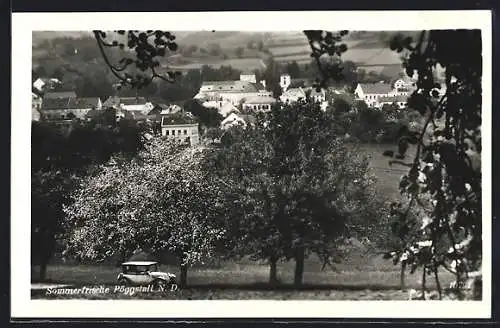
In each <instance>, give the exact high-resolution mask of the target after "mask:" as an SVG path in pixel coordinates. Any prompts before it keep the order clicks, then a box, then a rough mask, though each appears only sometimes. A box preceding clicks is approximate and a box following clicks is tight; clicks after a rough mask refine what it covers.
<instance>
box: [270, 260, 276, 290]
mask: <svg viewBox="0 0 500 328" xmlns="http://www.w3.org/2000/svg"><path fill="white" fill-rule="evenodd" d="M277 263H278V260H277V259H276V258H275V257H274V256H273V257H271V258H270V259H269V266H270V268H269V283H270V284H271V285H277V284H278V273H277Z"/></svg>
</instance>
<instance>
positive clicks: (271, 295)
mask: <svg viewBox="0 0 500 328" xmlns="http://www.w3.org/2000/svg"><path fill="white" fill-rule="evenodd" d="M388 149H395V146H393V145H378V144H364V145H360V146H359V151H361V152H362V153H364V154H366V155H368V156H369V158H370V166H371V167H372V169H373V172H374V173H375V175H376V176H377V178H378V182H377V183H378V186H379V192H380V194H381V195H386V196H388V197H390V198H393V199H394V198H398V197H400V194H399V190H398V184H399V179H400V177H401V175H403V174H404V173H405V172H406V168H404V167H398V166H394V167H391V166H389V164H388V161H389V159H388V158H387V157H384V156H383V155H382V153H383V151H384V150H388ZM413 152H414V149H412V148H410V149H409V155H411V154H412V153H413ZM294 266H295V262H293V261H290V262H282V263H279V265H278V277H279V279H280V281H281V285H280V286H279V287H271V286H269V285H268V279H269V266H268V265H267V264H262V263H257V262H253V261H250V260H242V261H239V262H235V261H220V263H219V264H218V265H211V266H210V265H205V266H199V267H194V268H191V269H190V270H189V272H188V287H187V288H185V289H183V290H182V291H178V292H175V293H168V294H164V293H162V294H158V293H156V294H144V293H142V294H136V295H132V296H130V295H124V294H123V293H112V294H108V295H97V296H88V295H87V296H85V297H87V298H88V297H90V298H96V299H99V298H106V299H108V298H113V299H115V298H116V299H122V298H125V299H128V298H141V299H142V298H153V299H154V298H162V299H163V298H166V299H169V298H170V299H336V300H354V299H380V300H383V299H391V300H396V299H407V293H406V292H402V291H400V290H399V289H400V286H399V283H400V268H399V266H394V265H393V264H392V262H391V261H388V260H384V259H382V257H381V256H380V255H374V254H373V253H368V252H367V251H366V250H365V249H362V248H359V249H355V250H354V251H352V252H351V253H350V254H349V257H348V258H346V259H345V260H344V261H343V262H342V263H339V264H335V265H334V267H333V268H330V267H326V268H325V269H324V270H322V266H323V265H322V263H321V262H320V261H319V260H318V259H317V258H315V257H311V258H308V259H307V260H306V263H305V270H304V285H303V286H302V287H301V288H296V287H295V286H293V285H292V283H293V272H294ZM160 269H161V270H162V271H167V272H172V273H175V274H177V275H179V271H178V268H177V267H175V266H171V265H162V266H161V268H160ZM119 272H120V268H116V267H111V266H98V265H64V264H54V265H50V266H49V267H48V271H47V278H48V282H53V283H64V284H70V285H75V286H81V285H102V284H105V285H110V286H111V285H113V284H114V283H115V282H116V277H117V275H118V273H119ZM34 276H36V275H35V272H34V271H33V270H32V277H34ZM440 279H441V285H442V286H447V285H448V284H449V283H450V282H451V281H453V279H454V277H452V276H451V274H449V273H448V272H442V273H441V274H440ZM420 281H421V273H420V272H417V273H415V274H409V273H407V274H406V287H407V288H419V287H420ZM427 286H428V287H430V288H433V287H434V286H435V281H434V279H433V278H431V277H428V282H427ZM32 296H33V297H34V298H67V297H70V298H71V297H73V298H75V297H77V296H74V295H73V296H62V295H57V296H56V295H49V296H47V295H45V293H44V292H43V291H36V290H34V291H33V294H32ZM79 297H82V296H79Z"/></svg>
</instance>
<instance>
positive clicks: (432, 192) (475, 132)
mask: <svg viewBox="0 0 500 328" xmlns="http://www.w3.org/2000/svg"><path fill="white" fill-rule="evenodd" d="M391 48H392V49H393V50H397V51H403V49H406V50H408V51H409V52H410V55H409V56H408V58H407V59H406V60H405V62H404V65H405V68H406V73H407V74H408V75H410V76H412V75H414V73H416V74H417V75H418V81H417V88H418V90H417V91H416V92H415V93H413V94H412V95H411V97H410V99H409V101H408V103H409V106H411V107H412V108H414V109H415V110H417V111H418V112H419V113H420V114H421V115H422V116H423V117H424V118H425V125H424V127H423V129H422V132H421V134H420V138H419V139H418V140H417V147H418V148H417V154H416V157H415V159H414V161H413V163H411V168H410V171H409V173H408V175H406V176H404V177H403V179H402V180H401V184H400V188H401V191H402V192H403V193H404V194H405V195H407V196H408V197H409V199H410V205H409V206H412V205H413V206H418V207H420V208H421V210H422V211H424V212H425V213H426V215H425V216H423V217H422V218H421V220H422V221H421V225H420V226H418V227H417V229H416V231H417V232H418V234H419V239H420V241H419V242H418V243H417V245H418V246H419V247H417V248H416V249H415V246H414V245H406V247H405V248H404V249H403V250H404V252H403V255H405V256H408V257H409V260H408V261H409V263H411V264H412V266H413V267H414V268H415V267H419V268H422V269H423V275H424V277H425V275H426V274H429V273H431V272H432V273H434V274H435V278H436V279H438V275H437V269H438V268H439V267H441V266H444V267H445V268H447V269H449V270H451V271H452V272H454V273H455V275H456V280H457V286H460V284H462V283H463V282H464V279H466V277H467V275H468V273H470V272H472V271H477V270H480V267H481V259H482V253H481V250H482V224H481V223H482V221H481V220H482V216H481V162H480V157H481V76H482V52H481V49H482V47H481V33H480V31H478V30H450V31H428V32H427V31H426V32H422V33H421V35H420V36H419V39H418V41H416V42H413V41H412V39H411V38H402V37H395V39H394V40H393V43H392V44H391ZM437 65H440V66H441V67H444V69H445V76H446V82H445V83H446V93H445V94H444V95H443V96H441V97H440V96H439V95H438V93H437V92H435V91H432V90H433V89H434V88H435V87H439V86H438V85H436V83H435V82H434V76H435V74H434V71H435V70H436V66H437ZM395 214H396V217H397V218H398V222H399V224H402V225H406V226H408V225H409V223H408V219H407V217H406V216H405V211H395ZM412 247H413V248H412ZM397 255H399V254H397ZM397 255H396V256H397ZM403 255H402V256H403ZM424 281H425V279H424ZM422 288H423V290H424V291H425V285H424V286H423V287H422ZM439 292H440V293H441V291H439Z"/></svg>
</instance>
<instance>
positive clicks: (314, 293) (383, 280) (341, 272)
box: [32, 255, 453, 300]
mask: <svg viewBox="0 0 500 328" xmlns="http://www.w3.org/2000/svg"><path fill="white" fill-rule="evenodd" d="M354 262H357V263H353V259H351V260H348V261H347V262H345V263H342V264H338V265H335V268H334V269H332V268H326V269H325V270H324V271H322V270H321V263H319V261H317V260H315V259H309V260H308V261H307V262H306V269H305V272H304V285H303V286H302V287H301V288H298V289H297V288H295V287H293V286H292V284H291V283H292V280H293V276H292V275H293V266H294V262H287V263H281V264H280V265H279V267H278V273H279V278H280V280H281V282H282V285H280V286H279V287H275V288H271V287H270V286H269V285H268V284H267V280H268V272H269V271H268V270H269V267H268V266H267V265H265V264H258V263H248V262H247V263H244V264H238V263H234V262H227V263H224V264H223V265H222V267H221V268H193V269H191V270H190V271H189V272H188V286H187V287H186V288H184V289H182V290H178V291H175V292H169V293H137V294H135V295H126V294H123V293H111V294H104V295H95V296H89V295H85V296H81V295H80V296H77V295H53V294H51V295H47V294H46V293H47V292H46V291H45V290H44V289H43V288H37V287H43V285H41V284H37V283H34V284H33V287H32V297H33V298H49V299H52V298H58V299H59V298H82V297H83V298H95V299H99V298H101V299H107V298H120V299H121V298H125V299H129V298H139V299H155V298H156V299H157V298H161V299H282V300H284V299H329V300H360V299H376V300H383V299H391V300H396V299H400V300H404V299H407V291H401V290H400V286H399V273H400V272H399V267H398V266H394V265H392V263H391V262H390V261H386V260H383V259H382V258H381V257H380V256H375V257H374V256H369V255H366V257H363V258H358V259H356V260H354ZM161 270H163V271H168V272H173V273H176V274H178V272H177V269H176V268H175V267H171V266H162V267H161ZM118 273H119V269H118V268H114V267H107V266H86V265H78V266H76V265H53V266H49V268H48V277H49V279H50V281H51V282H53V283H64V284H67V285H69V286H72V287H82V286H87V287H90V286H100V285H104V286H110V288H111V289H113V288H114V287H113V286H114V282H115V279H116V276H117V274H118ZM452 278H453V277H451V276H450V275H447V274H446V273H444V274H443V275H442V277H441V284H443V285H445V284H447V283H449V282H451V281H452ZM429 280H430V281H429V282H428V286H429V287H431V288H432V287H433V286H434V281H433V280H432V279H429ZM419 282H420V274H418V273H415V274H413V275H410V274H407V276H406V285H407V286H406V287H407V288H418V287H419ZM48 286H50V284H49V285H46V287H48Z"/></svg>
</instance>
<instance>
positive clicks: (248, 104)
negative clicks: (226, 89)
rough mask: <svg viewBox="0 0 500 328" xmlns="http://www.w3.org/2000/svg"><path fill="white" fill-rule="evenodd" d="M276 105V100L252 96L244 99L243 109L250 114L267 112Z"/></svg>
mask: <svg viewBox="0 0 500 328" xmlns="http://www.w3.org/2000/svg"><path fill="white" fill-rule="evenodd" d="M275 103H276V99H274V98H273V97H269V96H254V97H249V98H247V99H245V102H244V103H243V109H244V110H245V111H252V112H255V113H256V112H269V111H270V110H271V108H272V106H273V105H274V104H275Z"/></svg>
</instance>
